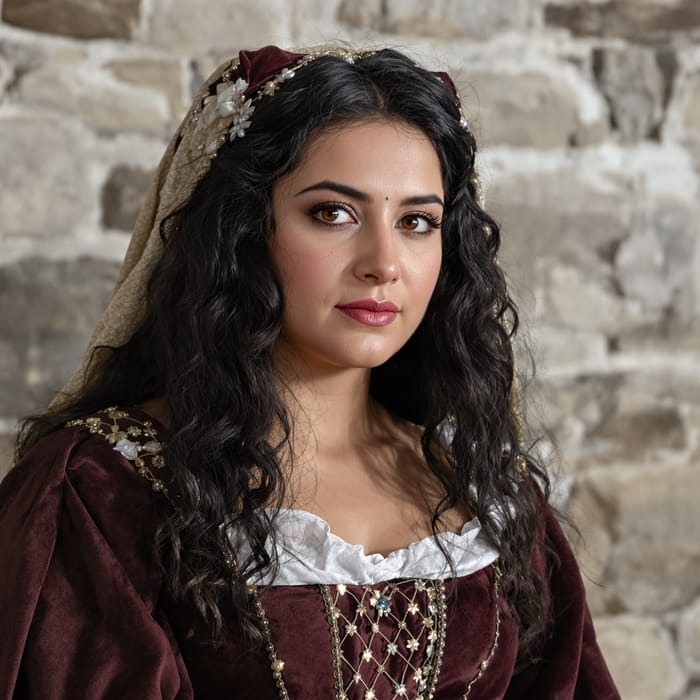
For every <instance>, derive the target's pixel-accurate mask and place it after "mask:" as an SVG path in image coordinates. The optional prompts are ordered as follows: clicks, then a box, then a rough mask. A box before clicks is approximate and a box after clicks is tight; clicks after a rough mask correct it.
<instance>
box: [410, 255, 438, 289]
mask: <svg viewBox="0 0 700 700" xmlns="http://www.w3.org/2000/svg"><path fill="white" fill-rule="evenodd" d="M441 265H442V248H441V247H438V248H436V249H435V250H433V251H430V252H429V253H428V254H426V255H423V256H421V258H420V259H418V260H416V261H414V263H413V265H412V271H411V272H412V278H413V284H414V287H415V289H416V291H420V293H422V294H423V295H425V296H427V297H428V298H429V297H430V296H431V295H432V293H433V291H434V289H435V286H436V285H437V281H438V278H439V276H440V268H441Z"/></svg>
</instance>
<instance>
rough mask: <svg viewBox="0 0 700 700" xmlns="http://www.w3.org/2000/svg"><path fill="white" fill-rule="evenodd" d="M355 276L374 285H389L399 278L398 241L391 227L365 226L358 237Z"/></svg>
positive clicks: (380, 225)
mask: <svg viewBox="0 0 700 700" xmlns="http://www.w3.org/2000/svg"><path fill="white" fill-rule="evenodd" d="M358 239H359V242H358V250H357V257H356V260H355V270H354V271H355V276H356V277H357V278H358V279H361V280H363V281H367V282H371V283H374V284H391V283H393V282H396V281H397V280H398V279H399V277H400V274H401V273H400V270H401V265H400V260H399V245H400V243H399V241H398V240H397V236H396V231H395V230H394V228H393V226H390V225H388V224H384V223H382V224H377V225H373V226H367V225H365V226H364V227H363V230H362V233H361V235H360V236H359V237H358Z"/></svg>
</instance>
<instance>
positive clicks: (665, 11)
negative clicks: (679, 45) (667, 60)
mask: <svg viewBox="0 0 700 700" xmlns="http://www.w3.org/2000/svg"><path fill="white" fill-rule="evenodd" d="M545 22H546V23H547V24H551V25H554V26H557V27H566V28H567V29H570V30H571V32H572V33H573V34H575V35H577V36H602V37H619V38H622V39H630V40H632V41H639V42H654V41H663V40H667V39H669V38H673V37H675V36H677V35H680V36H687V37H689V38H692V37H695V36H697V33H698V30H699V29H700V5H698V3H697V2H696V1H695V0H641V1H640V0H611V1H610V2H605V1H603V2H595V3H588V2H575V3H572V4H570V5H558V4H553V3H550V4H547V5H545Z"/></svg>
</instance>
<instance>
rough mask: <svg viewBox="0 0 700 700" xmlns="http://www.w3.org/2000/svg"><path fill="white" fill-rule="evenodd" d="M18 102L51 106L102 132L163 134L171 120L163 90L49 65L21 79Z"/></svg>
mask: <svg viewBox="0 0 700 700" xmlns="http://www.w3.org/2000/svg"><path fill="white" fill-rule="evenodd" d="M17 95H18V97H17V99H18V102H19V103H20V104H21V105H22V106H23V107H26V108H29V109H31V110H37V109H41V110H47V109H48V110H51V111H54V112H56V113H57V114H60V115H62V116H66V117H70V118H73V119H80V120H81V121H82V122H83V123H84V124H86V125H87V126H89V127H91V128H92V129H94V130H95V131H97V132H99V133H103V134H117V133H120V132H124V131H135V132H142V133H144V134H148V135H150V136H156V137H163V136H164V135H165V133H166V129H167V126H168V123H169V120H170V109H169V105H168V102H167V99H166V98H165V96H164V95H162V94H157V93H154V92H153V91H149V90H146V89H143V88H142V89H139V88H132V89H130V88H129V87H128V86H126V85H120V84H119V83H116V81H115V83H112V84H110V83H109V82H107V81H105V80H104V78H102V77H99V76H94V75H90V74H87V75H81V74H78V75H71V74H65V73H63V72H61V71H59V70H57V69H56V67H55V66H52V65H47V66H43V67H42V68H40V69H38V70H36V71H32V72H29V73H27V74H26V75H25V76H24V77H23V78H21V80H20V81H19V84H18V88H17Z"/></svg>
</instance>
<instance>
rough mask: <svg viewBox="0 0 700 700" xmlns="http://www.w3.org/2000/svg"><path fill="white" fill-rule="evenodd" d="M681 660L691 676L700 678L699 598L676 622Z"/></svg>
mask: <svg viewBox="0 0 700 700" xmlns="http://www.w3.org/2000/svg"><path fill="white" fill-rule="evenodd" d="M678 647H679V649H680V652H681V660H682V661H683V664H684V665H685V667H686V668H687V669H688V671H690V673H691V674H692V676H693V678H696V679H700V599H698V600H696V601H695V603H693V605H691V606H690V607H689V608H688V609H687V610H686V611H685V612H684V613H683V615H682V616H681V619H680V622H679V624H678Z"/></svg>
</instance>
